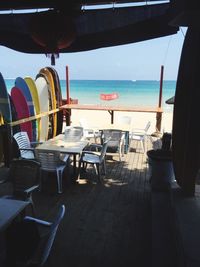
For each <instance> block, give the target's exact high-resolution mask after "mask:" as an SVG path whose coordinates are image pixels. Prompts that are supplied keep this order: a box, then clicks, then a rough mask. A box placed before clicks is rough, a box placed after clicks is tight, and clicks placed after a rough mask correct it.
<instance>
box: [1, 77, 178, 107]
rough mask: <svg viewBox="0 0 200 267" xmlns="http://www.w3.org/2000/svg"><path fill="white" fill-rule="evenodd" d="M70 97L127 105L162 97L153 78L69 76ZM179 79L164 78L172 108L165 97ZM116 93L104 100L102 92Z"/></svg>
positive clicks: (149, 102) (153, 102)
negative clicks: (113, 98)
mask: <svg viewBox="0 0 200 267" xmlns="http://www.w3.org/2000/svg"><path fill="white" fill-rule="evenodd" d="M14 81H15V80H14V79H5V82H6V86H7V89H8V92H10V90H11V88H12V87H13V86H14ZM60 84H61V89H62V95H63V98H66V81H65V80H60ZM69 84H70V97H71V98H72V99H78V103H79V104H98V105H110V106H116V105H117V106H119V105H120V106H126V107H156V106H158V101H159V88H160V82H159V81H155V80H154V81H153V80H136V81H135V80H70V83H69ZM175 88H176V81H169V80H166V81H163V98H162V106H163V109H164V111H166V112H172V109H173V105H167V104H165V101H166V100H167V99H168V98H170V97H172V96H174V94H175ZM110 93H117V94H118V96H119V98H118V99H115V100H110V101H105V100H101V99H100V94H110Z"/></svg>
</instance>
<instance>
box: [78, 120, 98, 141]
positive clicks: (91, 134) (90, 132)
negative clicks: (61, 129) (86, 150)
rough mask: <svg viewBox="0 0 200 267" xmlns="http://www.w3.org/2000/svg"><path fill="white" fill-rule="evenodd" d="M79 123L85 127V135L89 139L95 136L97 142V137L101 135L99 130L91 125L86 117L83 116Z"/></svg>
mask: <svg viewBox="0 0 200 267" xmlns="http://www.w3.org/2000/svg"><path fill="white" fill-rule="evenodd" d="M79 124H80V126H81V127H83V135H84V137H85V138H87V139H90V138H94V140H95V143H96V141H97V138H98V137H100V136H101V134H100V132H99V130H98V129H95V128H92V127H90V126H89V125H88V122H87V120H86V119H85V118H81V119H80V120H79Z"/></svg>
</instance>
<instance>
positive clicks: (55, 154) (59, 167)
mask: <svg viewBox="0 0 200 267" xmlns="http://www.w3.org/2000/svg"><path fill="white" fill-rule="evenodd" d="M35 156H36V159H37V160H38V161H39V162H40V164H41V167H40V170H41V176H42V172H56V175H57V185H58V193H62V191H63V190H62V177H63V172H64V169H65V167H66V166H67V165H66V162H67V160H68V158H69V155H68V154H66V156H65V157H64V158H63V159H62V161H61V159H60V152H59V151H52V150H47V149H36V150H35Z"/></svg>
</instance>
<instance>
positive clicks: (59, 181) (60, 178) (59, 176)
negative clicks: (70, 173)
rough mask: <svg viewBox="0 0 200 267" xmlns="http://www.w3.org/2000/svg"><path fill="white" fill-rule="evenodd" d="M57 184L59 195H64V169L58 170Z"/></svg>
mask: <svg viewBox="0 0 200 267" xmlns="http://www.w3.org/2000/svg"><path fill="white" fill-rule="evenodd" d="M56 172H57V184H58V193H59V194H61V193H62V176H63V169H62V170H61V169H57V170H56Z"/></svg>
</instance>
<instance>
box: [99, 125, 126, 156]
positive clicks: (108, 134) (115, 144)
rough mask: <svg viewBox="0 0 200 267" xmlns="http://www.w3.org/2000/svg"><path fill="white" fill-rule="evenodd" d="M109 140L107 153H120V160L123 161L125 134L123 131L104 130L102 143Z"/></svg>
mask: <svg viewBox="0 0 200 267" xmlns="http://www.w3.org/2000/svg"><path fill="white" fill-rule="evenodd" d="M106 140H109V143H108V148H107V152H108V153H118V154H119V160H120V161H121V160H122V157H123V156H124V145H125V134H124V132H123V131H121V130H116V129H106V130H102V133H101V142H105V141H106Z"/></svg>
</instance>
